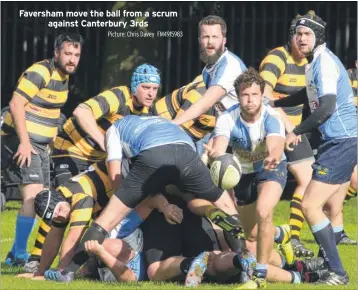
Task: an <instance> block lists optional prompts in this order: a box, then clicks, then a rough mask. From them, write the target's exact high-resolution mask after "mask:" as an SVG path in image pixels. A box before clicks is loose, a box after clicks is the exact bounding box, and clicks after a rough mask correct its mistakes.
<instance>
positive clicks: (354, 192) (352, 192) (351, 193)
mask: <svg viewBox="0 0 358 290" xmlns="http://www.w3.org/2000/svg"><path fill="white" fill-rule="evenodd" d="M356 196H357V189H354V188H353V187H352V186H349V188H348V190H347V194H346V197H345V199H344V200H345V201H348V200H350V199H351V198H353V197H356Z"/></svg>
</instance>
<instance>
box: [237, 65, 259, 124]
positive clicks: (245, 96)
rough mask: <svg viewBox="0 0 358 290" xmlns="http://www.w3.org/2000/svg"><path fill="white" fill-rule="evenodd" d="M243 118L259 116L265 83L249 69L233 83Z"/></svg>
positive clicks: (256, 72)
mask: <svg viewBox="0 0 358 290" xmlns="http://www.w3.org/2000/svg"><path fill="white" fill-rule="evenodd" d="M234 88H235V91H236V94H237V95H238V99H239V102H240V108H241V114H242V115H243V117H248V118H252V117H255V116H257V115H258V114H260V112H261V107H262V98H263V92H264V88H265V81H264V80H263V78H262V77H261V76H260V74H259V73H258V71H256V70H255V69H254V68H252V67H250V68H248V69H247V70H246V71H244V72H243V73H242V74H241V75H240V76H239V77H238V78H237V79H236V80H235V82H234Z"/></svg>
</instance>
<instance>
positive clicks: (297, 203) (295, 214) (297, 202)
mask: <svg viewBox="0 0 358 290" xmlns="http://www.w3.org/2000/svg"><path fill="white" fill-rule="evenodd" d="M301 202H302V196H301V195H299V194H297V193H295V194H294V195H293V197H292V200H291V205H290V222H289V224H290V227H291V239H296V240H299V239H300V234H301V230H302V227H303V222H304V220H305V219H304V217H303V213H302V207H301Z"/></svg>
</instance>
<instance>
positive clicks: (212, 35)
mask: <svg viewBox="0 0 358 290" xmlns="http://www.w3.org/2000/svg"><path fill="white" fill-rule="evenodd" d="M226 31H227V27H226V22H225V20H224V19H222V18H221V17H219V16H216V15H209V16H206V17H204V18H203V19H202V20H201V21H200V22H199V45H200V59H201V60H202V61H203V62H205V63H206V64H213V63H215V62H216V61H217V60H218V59H219V57H220V56H221V55H222V53H223V52H224V49H225V44H226Z"/></svg>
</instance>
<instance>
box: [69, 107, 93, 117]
mask: <svg viewBox="0 0 358 290" xmlns="http://www.w3.org/2000/svg"><path fill="white" fill-rule="evenodd" d="M89 113H90V110H89V109H87V108H84V107H81V106H77V107H76V109H75V110H74V111H73V113H72V115H73V116H74V117H75V118H76V119H79V118H83V117H88V115H89Z"/></svg>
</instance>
